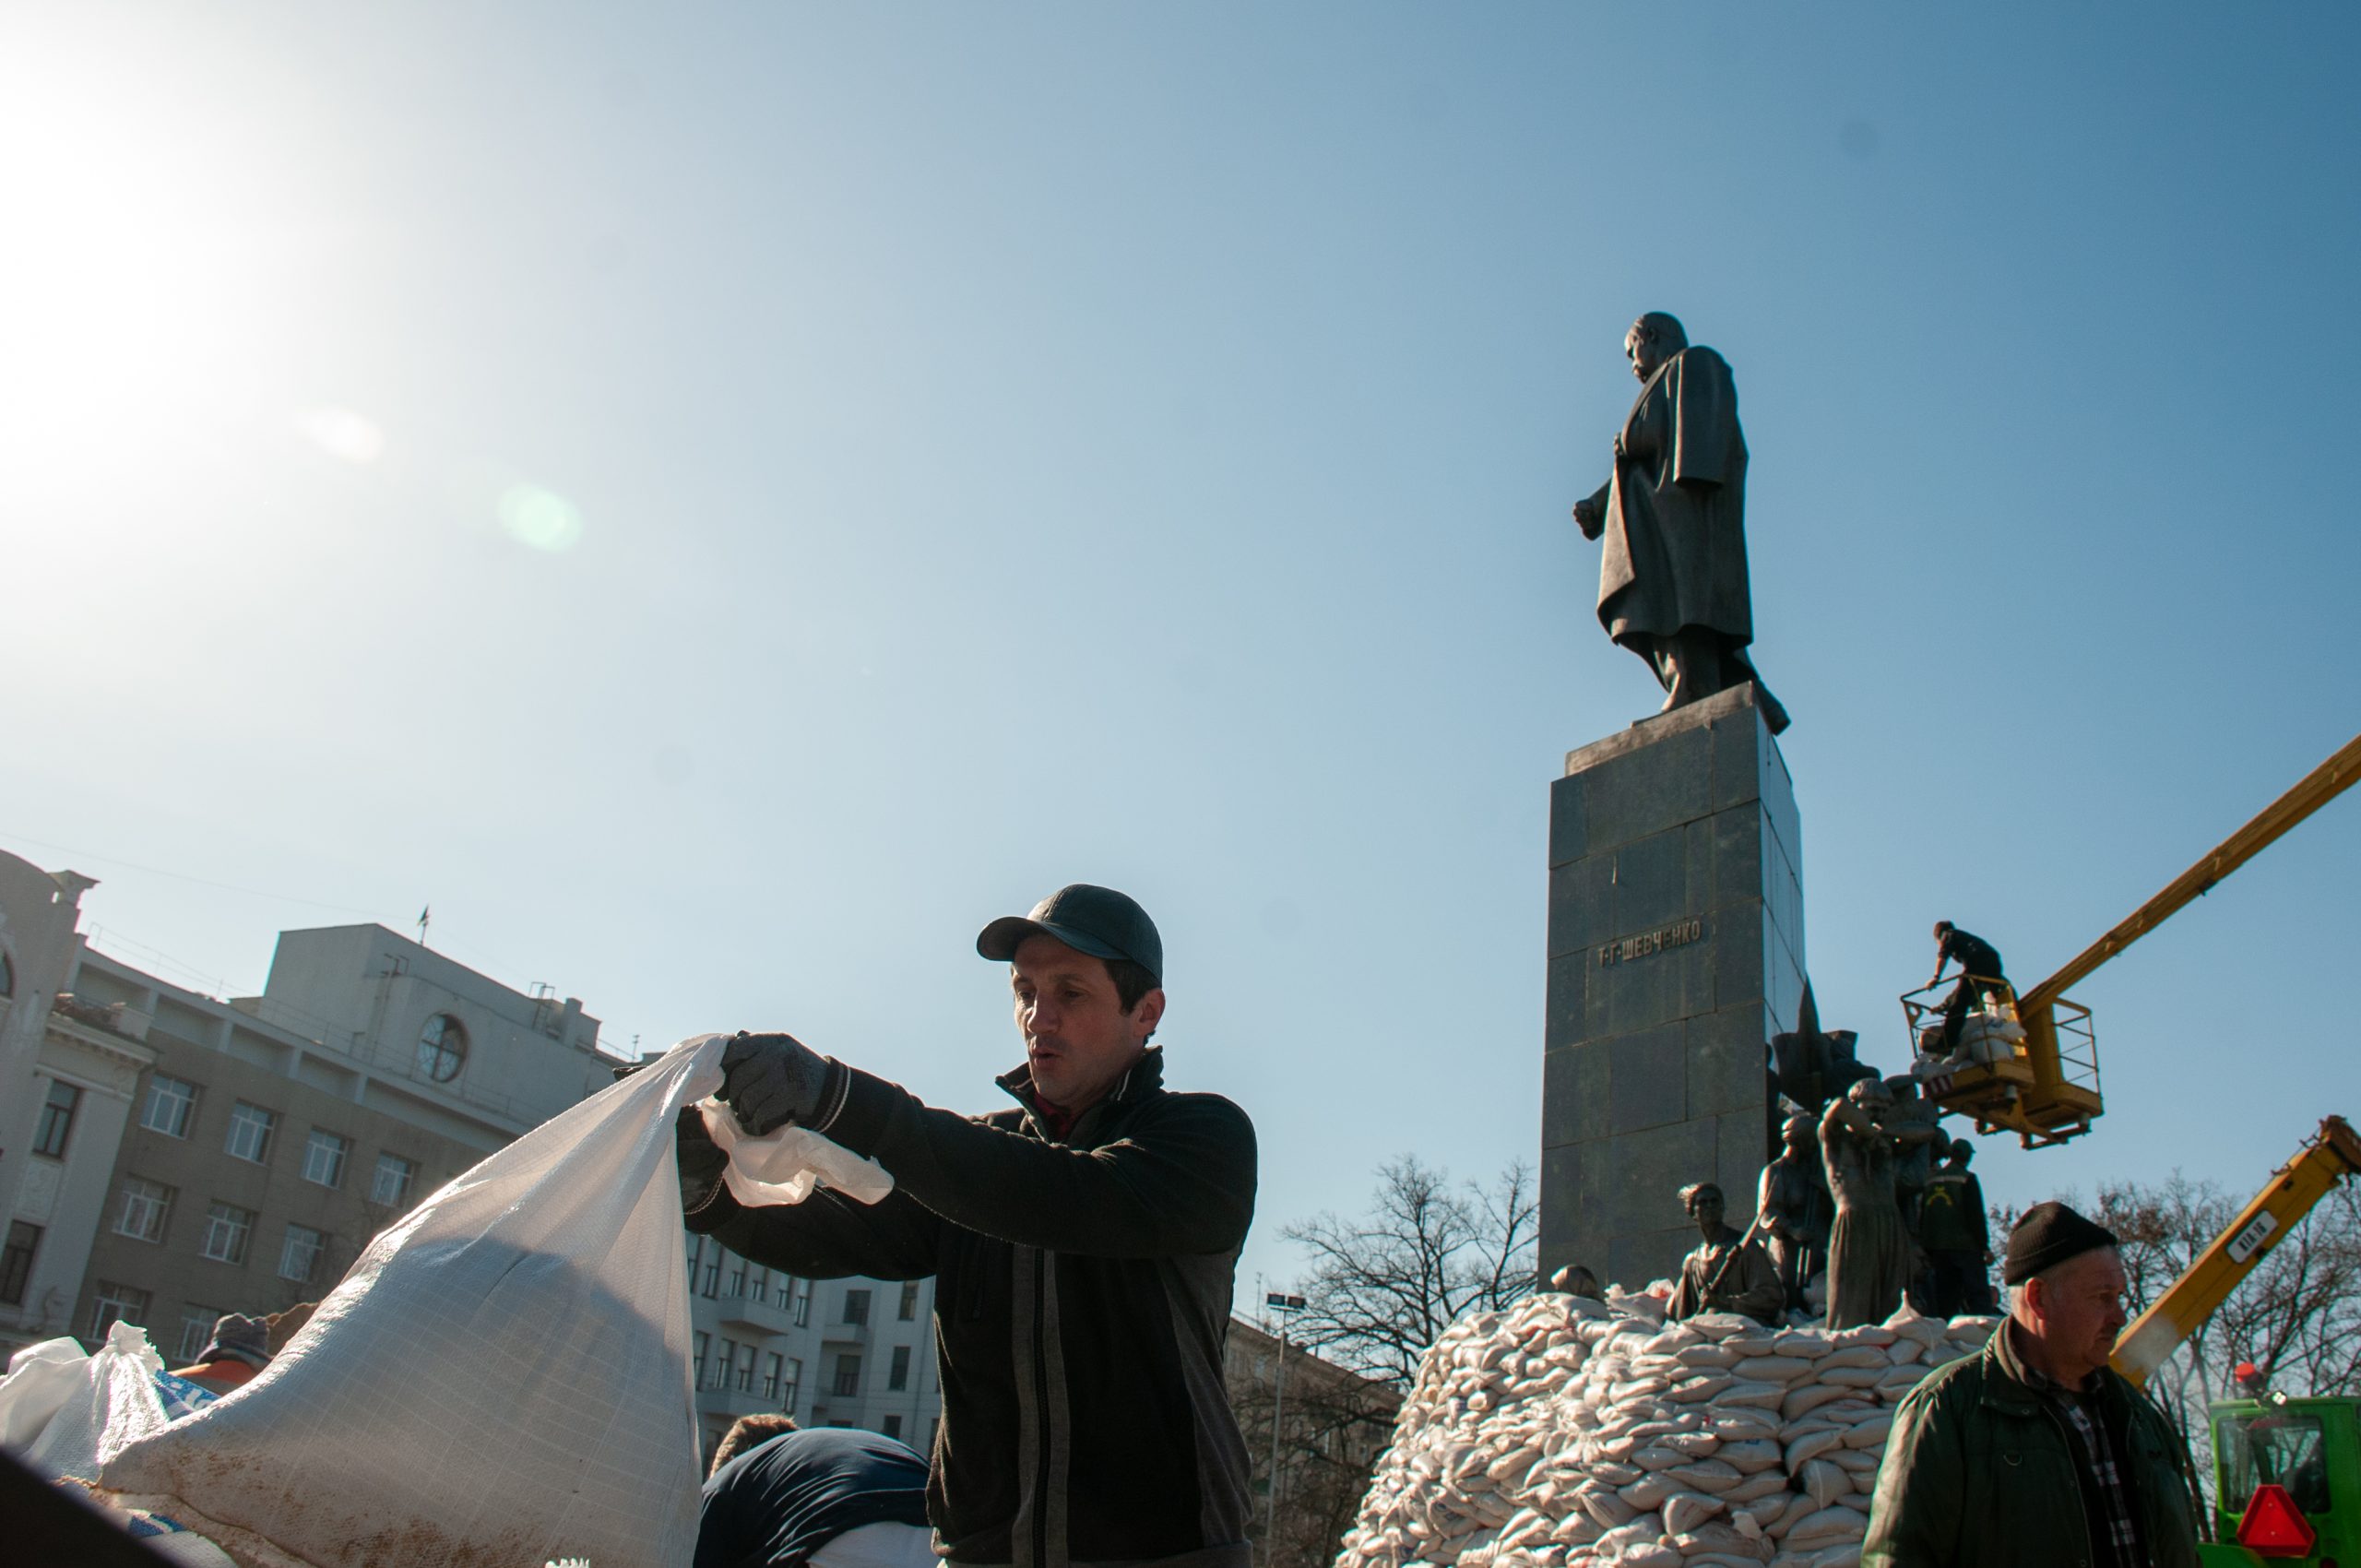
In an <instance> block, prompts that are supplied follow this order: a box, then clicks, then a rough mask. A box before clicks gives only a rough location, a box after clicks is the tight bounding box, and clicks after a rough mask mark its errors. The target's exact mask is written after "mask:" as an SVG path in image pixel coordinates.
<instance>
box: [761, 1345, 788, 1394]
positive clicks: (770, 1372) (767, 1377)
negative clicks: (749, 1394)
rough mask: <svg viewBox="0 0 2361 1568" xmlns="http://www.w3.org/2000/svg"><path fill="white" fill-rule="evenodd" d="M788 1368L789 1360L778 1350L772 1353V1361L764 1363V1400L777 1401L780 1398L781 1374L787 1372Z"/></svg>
mask: <svg viewBox="0 0 2361 1568" xmlns="http://www.w3.org/2000/svg"><path fill="white" fill-rule="evenodd" d="M786 1366H787V1358H786V1357H785V1356H782V1355H780V1354H779V1353H778V1352H777V1350H773V1351H772V1352H771V1358H770V1360H767V1361H765V1362H764V1363H763V1397H764V1398H765V1399H776V1398H777V1397H778V1379H779V1373H780V1372H783V1371H785V1370H786Z"/></svg>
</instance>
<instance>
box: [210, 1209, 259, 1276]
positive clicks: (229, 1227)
mask: <svg viewBox="0 0 2361 1568" xmlns="http://www.w3.org/2000/svg"><path fill="white" fill-rule="evenodd" d="M254 1233H255V1211H254V1210H252V1209H250V1208H240V1207H239V1206H237V1205H235V1204H215V1205H214V1206H212V1207H211V1208H209V1209H207V1210H206V1211H205V1245H204V1246H203V1247H202V1248H201V1249H199V1250H200V1251H202V1252H203V1253H204V1254H205V1255H206V1256H207V1257H209V1258H211V1259H212V1260H213V1261H214V1262H215V1263H233V1264H239V1263H243V1262H245V1261H246V1241H247V1238H249V1237H251V1236H252V1235H253V1234H254Z"/></svg>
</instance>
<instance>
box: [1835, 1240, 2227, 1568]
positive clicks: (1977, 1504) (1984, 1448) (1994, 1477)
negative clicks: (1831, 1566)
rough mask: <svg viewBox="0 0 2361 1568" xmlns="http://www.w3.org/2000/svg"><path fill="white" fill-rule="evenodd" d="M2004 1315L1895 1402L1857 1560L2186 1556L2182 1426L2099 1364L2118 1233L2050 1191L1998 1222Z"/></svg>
mask: <svg viewBox="0 0 2361 1568" xmlns="http://www.w3.org/2000/svg"><path fill="white" fill-rule="evenodd" d="M2000 1277H2001V1279H2002V1281H2003V1282H2005V1283H2006V1284H2007V1285H2008V1286H2009V1287H2010V1311H2009V1315H2008V1316H2007V1317H2005V1318H2003V1319H2002V1320H2001V1321H2000V1325H1999V1328H1998V1329H1997V1330H1996V1331H1995V1332H1994V1333H1993V1336H1992V1339H1991V1342H1990V1343H1989V1344H1987V1346H1986V1347H1985V1348H1983V1349H1982V1350H1981V1351H1979V1352H1977V1353H1976V1354H1975V1355H1973V1356H1966V1357H1963V1358H1962V1359H1960V1360H1956V1361H1953V1362H1952V1363H1951V1364H1950V1365H1949V1366H1946V1367H1943V1368H1941V1369H1940V1370H1938V1371H1937V1372H1935V1373H1934V1374H1933V1375H1932V1376H1930V1377H1928V1379H1927V1380H1926V1381H1925V1382H1924V1383H1921V1384H1919V1385H1918V1386H1917V1387H1916V1389H1914V1390H1912V1391H1911V1393H1910V1396H1909V1397H1907V1398H1905V1399H1904V1400H1903V1402H1902V1407H1901V1408H1900V1409H1898V1410H1896V1411H1895V1412H1894V1418H1893V1431H1892V1436H1891V1437H1890V1438H1889V1439H1888V1441H1887V1443H1886V1451H1885V1462H1884V1464H1883V1465H1881V1466H1880V1467H1879V1469H1878V1484H1877V1495H1876V1498H1875V1499H1874V1500H1873V1502H1872V1503H1871V1505H1870V1511H1869V1538H1868V1540H1866V1541H1865V1542H1864V1543H1863V1544H1862V1549H1861V1562H1862V1564H1863V1568H2048V1565H2050V1564H2056V1565H2057V1568H2149V1565H2150V1564H2153V1565H2154V1568H2195V1564H2196V1562H2197V1532H2196V1529H2195V1525H2194V1515H2193V1514H2192V1513H2191V1510H2190V1505H2189V1490H2188V1487H2187V1486H2186V1485H2185V1484H2184V1482H2183V1480H2182V1462H2183V1458H2184V1454H2183V1450H2182V1447H2181V1443H2180V1440H2179V1439H2178V1438H2177V1437H2176V1436H2175V1435H2174V1433H2173V1431H2172V1429H2171V1427H2169V1426H2168V1425H2166V1424H2165V1418H2164V1416H2163V1415H2162V1414H2161V1413H2160V1412H2158V1410H2157V1409H2156V1408H2155V1407H2154V1406H2153V1405H2152V1404H2150V1403H2149V1402H2148V1401H2147V1399H2145V1398H2144V1397H2142V1395H2141V1394H2140V1391H2139V1390H2138V1389H2136V1388H2134V1387H2132V1386H2131V1384H2130V1383H2128V1382H2126V1381H2125V1380H2124V1379H2123V1378H2122V1377H2120V1376H2119V1375H2118V1374H2117V1373H2116V1372H2115V1371H2114V1370H2113V1369H2112V1368H2110V1367H2109V1366H2108V1365H2107V1357H2108V1355H2109V1353H2110V1352H2111V1351H2112V1350H2113V1349H2114V1348H2115V1338H2116V1336H2117V1335H2118V1334H2120V1333H2121V1332H2122V1331H2123V1324H2124V1312H2123V1292H2124V1288H2125V1279H2124V1274H2123V1260H2122V1259H2121V1258H2120V1257H2119V1256H2118V1255H2117V1253H2116V1240H2115V1234H2114V1232H2112V1231H2110V1230H2108V1229H2106V1228H2105V1227H2104V1226H2100V1225H2095V1224H2094V1223H2092V1222H2091V1221H2090V1220H2088V1219H2085V1218H2082V1216H2081V1215H2079V1214H2077V1213H2075V1212H2074V1211H2073V1210H2072V1209H2070V1208H2069V1207H2067V1206H2065V1205H2064V1204H2061V1203H2042V1204H2035V1205H2034V1206H2033V1207H2031V1208H2029V1209H2027V1210H2026V1211H2025V1212H2024V1215H2023V1218H2020V1219H2019V1220H2018V1221H2017V1223H2016V1227H2015V1229H2012V1230H2011V1231H2010V1232H2009V1246H2008V1252H2007V1253H2006V1256H2005V1258H2004V1260H2003V1262H2002V1265H2001V1270H2000Z"/></svg>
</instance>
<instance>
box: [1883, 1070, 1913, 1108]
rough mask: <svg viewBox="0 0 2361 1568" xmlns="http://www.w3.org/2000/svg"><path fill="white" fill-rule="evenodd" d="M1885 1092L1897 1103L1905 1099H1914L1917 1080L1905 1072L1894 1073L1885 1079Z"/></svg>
mask: <svg viewBox="0 0 2361 1568" xmlns="http://www.w3.org/2000/svg"><path fill="white" fill-rule="evenodd" d="M1885 1092H1886V1093H1887V1094H1888V1095H1890V1096H1892V1099H1894V1101H1895V1102H1896V1103H1897V1104H1899V1103H1900V1102H1901V1101H1903V1100H1905V1099H1917V1098H1918V1080H1917V1079H1916V1078H1914V1077H1912V1076H1911V1075H1909V1074H1907V1073H1900V1074H1896V1075H1894V1076H1892V1077H1891V1078H1888V1079H1887V1080H1886V1081H1885Z"/></svg>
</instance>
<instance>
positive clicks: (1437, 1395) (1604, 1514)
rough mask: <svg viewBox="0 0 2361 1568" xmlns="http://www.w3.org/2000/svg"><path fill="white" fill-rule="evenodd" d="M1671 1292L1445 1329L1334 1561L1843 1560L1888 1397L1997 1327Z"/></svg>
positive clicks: (1814, 1567) (1426, 1565) (1365, 1567)
mask: <svg viewBox="0 0 2361 1568" xmlns="http://www.w3.org/2000/svg"><path fill="white" fill-rule="evenodd" d="M1670 1294H1671V1287H1670V1286H1669V1285H1668V1284H1667V1283H1666V1282H1664V1281H1661V1280H1660V1281H1658V1282H1657V1283H1656V1284H1655V1285H1654V1286H1652V1287H1650V1288H1649V1289H1648V1290H1647V1291H1645V1292H1643V1293H1641V1294H1637V1295H1629V1294H1625V1293H1624V1292H1622V1291H1621V1290H1618V1289H1610V1290H1609V1291H1608V1297H1607V1300H1606V1301H1591V1300H1587V1299H1585V1298H1583V1297H1579V1296H1564V1295H1542V1296H1535V1297H1533V1298H1531V1299H1529V1300H1527V1301H1523V1302H1521V1303H1519V1304H1518V1305H1517V1306H1516V1307H1514V1308H1513V1309H1512V1310H1510V1311H1508V1312H1504V1313H1471V1314H1470V1315H1468V1316H1467V1317H1465V1318H1462V1319H1461V1320H1460V1321H1459V1322H1457V1323H1455V1324H1452V1326H1451V1327H1450V1328H1449V1329H1448V1330H1446V1331H1445V1332H1444V1334H1443V1336H1442V1338H1441V1339H1439V1340H1437V1341H1436V1343H1435V1345H1434V1347H1433V1348H1431V1349H1430V1350H1429V1351H1428V1352H1427V1354H1426V1356H1425V1358H1424V1359H1423V1360H1421V1361H1420V1363H1419V1367H1418V1379H1417V1381H1416V1383H1415V1384H1413V1385H1412V1388H1411V1392H1410V1396H1409V1397H1408V1398H1407V1399H1406V1400H1405V1401H1404V1402H1403V1405H1402V1409H1401V1413H1400V1415H1399V1417H1398V1418H1397V1419H1396V1420H1395V1423H1394V1443H1393V1445H1392V1446H1391V1447H1390V1448H1388V1449H1387V1450H1386V1452H1385V1453H1384V1454H1383V1455H1380V1456H1379V1458H1378V1461H1377V1466H1376V1469H1375V1472H1374V1474H1373V1475H1372V1477H1371V1479H1370V1490H1369V1495H1368V1496H1367V1497H1366V1498H1365V1499H1364V1500H1363V1502H1362V1504H1361V1510H1360V1515H1359V1517H1358V1520H1357V1521H1356V1523H1355V1525H1354V1526H1353V1528H1352V1529H1351V1530H1350V1531H1349V1532H1347V1535H1346V1537H1345V1539H1344V1543H1343V1549H1342V1550H1341V1551H1340V1552H1339V1554H1338V1556H1337V1559H1336V1565H1335V1568H1445V1565H1455V1568H1603V1565H1606V1564H1619V1565H1621V1568H1761V1565H1762V1564H1765V1563H1769V1564H1772V1565H1774V1568H1852V1565H1853V1564H1855V1563H1857V1562H1858V1561H1859V1559H1860V1550H1861V1538H1862V1536H1863V1534H1864V1533H1865V1532H1866V1530H1867V1528H1868V1525H1869V1498H1870V1495H1871V1493H1872V1492H1873V1491H1874V1490H1875V1487H1876V1481H1877V1469H1878V1462H1879V1460H1880V1458H1881V1457H1883V1455H1884V1453H1885V1441H1886V1434H1887V1432H1888V1431H1890V1430H1891V1429H1892V1424H1893V1407H1894V1406H1895V1405H1896V1404H1898V1403H1900V1402H1901V1399H1902V1397H1903V1396H1904V1395H1905V1394H1907V1393H1908V1392H1909V1391H1910V1390H1911V1389H1912V1388H1914V1387H1916V1386H1917V1384H1918V1383H1919V1381H1920V1380H1921V1379H1922V1378H1924V1377H1925V1376H1926V1375H1927V1374H1928V1372H1932V1371H1933V1370H1934V1369H1935V1368H1936V1367H1938V1366H1940V1365H1942V1364H1943V1363H1944V1362H1946V1361H1949V1360H1954V1359H1956V1358H1958V1357H1960V1356H1964V1355H1969V1354H1972V1353H1974V1352H1975V1351H1978V1350H1981V1349H1982V1348H1984V1344H1985V1341H1986V1340H1987V1339H1988V1338H1990V1337H1991V1334H1992V1328H1993V1325H1994V1324H1995V1323H1997V1322H1998V1321H1999V1320H1998V1319H1995V1318H1988V1317H1960V1318H1953V1319H1952V1320H1951V1321H1950V1322H1948V1323H1946V1322H1944V1321H1943V1320H1941V1319H1940V1318H1929V1317H1924V1316H1921V1315H1920V1314H1919V1313H1916V1312H1913V1311H1912V1310H1911V1309H1910V1308H1909V1307H1907V1306H1904V1308H1903V1309H1902V1310H1901V1311H1900V1312H1898V1313H1895V1314H1894V1315H1893V1316H1892V1318H1890V1319H1888V1320H1887V1321H1886V1322H1885V1323H1884V1324H1879V1325H1875V1326H1866V1327H1859V1328H1849V1329H1842V1330H1837V1331H1834V1332H1831V1331H1829V1330H1827V1329H1825V1328H1822V1327H1820V1326H1816V1325H1809V1324H1806V1325H1802V1326H1795V1327H1786V1328H1767V1327H1764V1326H1763V1325H1762V1324H1758V1323H1755V1322H1754V1321H1753V1320H1752V1319H1750V1318H1745V1317H1740V1316H1738V1315H1736V1314H1733V1313H1707V1314H1706V1315H1704V1316H1703V1317H1697V1318H1691V1320H1689V1321H1688V1322H1687V1323H1667V1321H1666V1318H1665V1303H1666V1301H1667V1299H1668V1298H1669V1296H1670Z"/></svg>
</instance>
